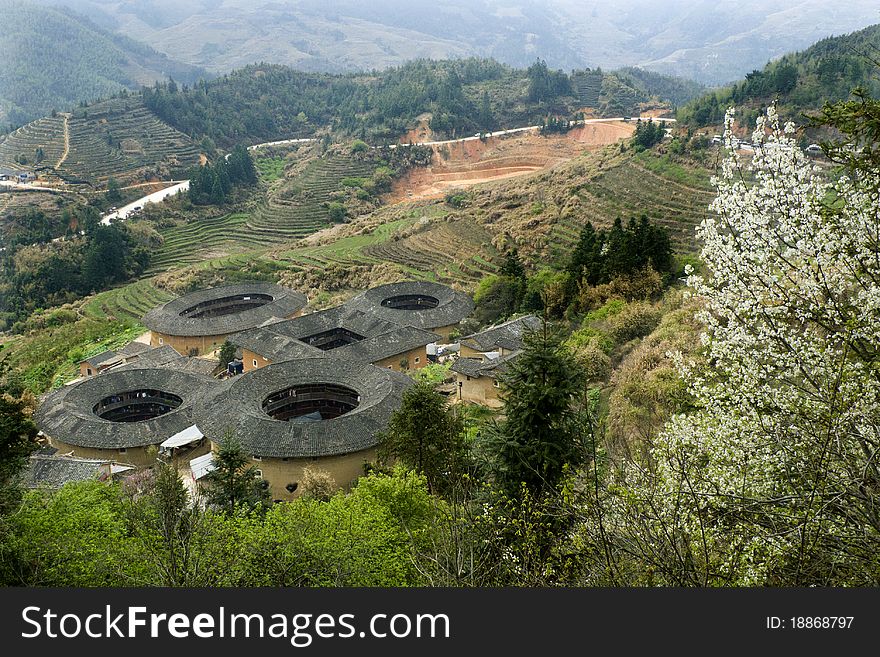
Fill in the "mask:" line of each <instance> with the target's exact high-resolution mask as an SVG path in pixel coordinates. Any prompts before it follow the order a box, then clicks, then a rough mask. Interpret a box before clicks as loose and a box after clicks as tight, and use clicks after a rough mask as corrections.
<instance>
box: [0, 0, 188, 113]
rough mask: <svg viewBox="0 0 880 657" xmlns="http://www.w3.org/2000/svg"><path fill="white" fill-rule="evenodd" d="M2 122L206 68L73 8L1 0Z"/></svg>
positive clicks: (66, 107) (0, 89) (179, 78)
mask: <svg viewBox="0 0 880 657" xmlns="http://www.w3.org/2000/svg"><path fill="white" fill-rule="evenodd" d="M0 25H2V26H3V28H2V30H0V61H2V62H4V65H3V66H2V67H0V126H4V125H20V124H22V123H24V122H26V121H30V120H33V119H35V118H37V117H39V116H44V115H47V114H49V113H50V112H51V111H52V110H53V109H54V110H58V111H63V110H67V109H71V108H72V107H74V106H76V105H77V104H79V103H80V102H82V101H92V100H96V99H99V98H105V97H107V96H110V95H112V94H115V93H117V92H119V91H121V90H122V89H136V88H139V87H140V85H142V84H151V83H152V82H154V81H156V80H163V79H166V78H167V77H169V76H171V77H173V78H175V79H177V80H181V81H183V82H193V81H195V80H196V79H198V78H199V77H201V76H202V75H204V74H205V72H204V71H203V70H202V69H200V68H198V67H195V66H191V65H188V64H181V63H180V62H176V61H174V60H172V59H169V58H168V57H167V56H166V55H163V54H160V53H158V52H156V51H155V50H153V49H152V48H150V47H149V46H146V45H144V44H142V43H138V42H137V41H134V40H133V39H131V38H128V37H125V36H121V35H118V34H113V33H112V32H108V31H107V30H105V29H103V28H100V27H98V26H97V25H95V24H94V23H92V22H91V21H89V20H88V19H87V18H85V17H83V16H79V15H74V14H73V13H70V12H68V11H66V10H59V9H54V8H48V7H42V6H39V5H36V4H31V3H27V2H21V1H19V0H0Z"/></svg>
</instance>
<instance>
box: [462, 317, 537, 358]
mask: <svg viewBox="0 0 880 657" xmlns="http://www.w3.org/2000/svg"><path fill="white" fill-rule="evenodd" d="M540 327H541V320H540V319H539V318H538V317H535V316H534V315H525V316H523V317H517V318H515V319H510V320H507V321H506V322H504V323H502V324H496V325H495V326H490V327H489V328H487V329H484V330H482V331H478V332H477V333H472V334H471V335H468V336H465V337H463V338H462V339H461V344H463V345H465V346H468V347H470V348H471V349H474V350H476V351H482V352H486V351H494V350H496V349H499V348H501V349H506V350H508V351H517V350H519V349H522V348H523V335H524V334H525V333H527V332H529V331H537V330H538V329H539V328H540Z"/></svg>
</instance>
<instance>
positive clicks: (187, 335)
mask: <svg viewBox="0 0 880 657" xmlns="http://www.w3.org/2000/svg"><path fill="white" fill-rule="evenodd" d="M306 302H307V299H306V296H305V295H304V294H301V293H299V292H297V291H295V290H292V289H290V288H286V287H281V286H280V285H275V284H273V283H263V282H254V283H239V284H236V285H224V286H221V287H213V288H208V289H204V290H197V291H196V292H191V293H189V294H186V295H184V296H182V297H178V298H177V299H174V300H172V301H169V302H168V303H165V304H163V305H161V306H157V307H156V308H153V309H152V310H151V311H149V312H148V313H147V314H146V315H144V318H143V320H142V321H143V323H144V325H145V326H146V327H147V328H148V329H150V344H151V345H152V346H153V347H160V346H163V345H169V346H171V347H173V348H174V350H175V351H177V353H179V354H181V355H183V356H198V355H199V354H207V353H210V352H212V351H214V350H215V349H218V348H219V347H220V345H222V344H223V342H224V341H225V340H226V338H227V337H228V336H230V335H232V334H234V333H239V332H240V331H246V330H248V329H252V328H255V327H257V326H261V325H263V324H265V323H266V322H269V321H273V320H280V319H288V318H291V317H296V316H297V315H299V314H300V312H302V309H303V308H304V307H305V305H306Z"/></svg>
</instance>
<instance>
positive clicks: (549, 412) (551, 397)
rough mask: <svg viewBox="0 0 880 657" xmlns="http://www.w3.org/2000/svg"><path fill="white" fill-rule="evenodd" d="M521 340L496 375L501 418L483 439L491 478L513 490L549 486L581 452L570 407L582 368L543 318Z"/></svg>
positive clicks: (580, 386)
mask: <svg viewBox="0 0 880 657" xmlns="http://www.w3.org/2000/svg"><path fill="white" fill-rule="evenodd" d="M524 342H525V349H524V350H523V352H522V353H521V354H520V355H519V356H518V357H517V358H516V359H514V360H513V361H512V362H511V363H510V365H509V366H508V369H507V371H506V372H505V373H504V375H503V377H502V379H501V385H502V391H503V392H502V394H503V402H504V410H503V415H504V420H503V421H502V422H500V423H499V424H497V425H495V426H494V427H493V428H492V430H491V431H490V432H489V436H488V441H487V447H488V450H489V453H490V454H491V461H492V470H493V474H494V478H495V482H496V483H497V484H498V486H499V487H500V488H501V489H502V490H504V491H505V492H507V493H508V494H509V495H512V496H516V495H518V493H519V491H520V488H521V486H523V485H524V486H525V487H526V488H527V489H528V490H530V491H531V492H534V493H539V492H542V491H546V490H550V489H552V488H553V487H555V486H556V484H557V483H558V482H559V480H560V478H561V477H562V475H563V473H564V472H565V468H566V466H569V465H571V466H576V465H578V464H579V463H580V462H581V461H582V458H583V456H584V454H583V451H582V449H581V448H582V445H581V444H580V442H579V440H580V437H581V435H582V434H581V432H580V428H579V426H578V423H577V420H578V414H577V412H576V410H575V402H576V401H577V399H578V398H579V396H580V395H581V393H582V392H583V383H584V381H585V377H584V373H583V370H582V369H581V367H580V366H579V365H578V363H577V360H576V359H575V358H574V356H573V355H572V353H571V352H570V351H569V350H568V348H566V347H565V346H564V345H563V344H562V342H561V339H560V336H559V335H558V334H557V333H556V332H554V331H553V330H551V327H550V326H549V325H548V324H547V323H545V324H544V326H543V328H542V329H540V330H538V331H535V332H532V333H527V334H526V335H525V336H524Z"/></svg>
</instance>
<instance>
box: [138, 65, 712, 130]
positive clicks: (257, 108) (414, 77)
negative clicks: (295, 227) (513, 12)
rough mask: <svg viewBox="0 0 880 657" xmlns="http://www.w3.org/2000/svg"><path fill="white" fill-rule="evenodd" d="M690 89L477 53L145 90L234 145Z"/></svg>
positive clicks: (187, 125) (497, 121)
mask: <svg viewBox="0 0 880 657" xmlns="http://www.w3.org/2000/svg"><path fill="white" fill-rule="evenodd" d="M630 85H634V86H630ZM688 89H691V87H689V86H688V85H686V84H683V83H682V84H680V85H676V84H674V83H673V82H672V81H670V80H669V79H668V78H665V77H663V76H651V75H644V76H642V77H638V76H637V75H636V74H634V73H632V72H628V73H627V74H625V75H621V76H618V75H617V74H615V73H602V72H601V71H589V70H588V71H580V72H576V73H575V74H573V75H572V76H569V75H567V74H566V73H564V72H562V71H554V70H551V69H550V68H549V67H548V66H547V65H546V63H545V62H543V61H539V62H536V63H534V64H533V65H532V66H530V67H529V68H528V69H513V68H510V67H509V66H505V65H502V64H499V63H498V62H496V61H494V60H488V59H474V58H471V59H464V60H450V61H432V60H418V61H414V62H410V63H408V64H405V65H403V66H401V67H398V68H392V69H388V70H386V71H382V72H381V73H373V74H371V75H356V74H350V75H326V74H316V73H304V72H301V71H296V70H293V69H291V68H287V67H285V66H277V65H268V64H259V65H253V66H248V67H246V68H243V69H241V70H238V71H234V72H232V73H230V74H229V75H224V76H223V77H221V78H217V79H215V80H210V81H200V82H199V83H197V84H196V85H194V86H192V87H186V86H183V87H182V86H180V85H178V84H175V83H167V84H157V85H154V86H153V87H150V88H147V89H144V91H143V97H144V103H145V104H146V106H147V107H149V108H150V109H151V110H153V111H154V112H155V113H156V114H157V115H158V116H159V117H161V118H162V119H163V120H165V121H166V122H168V123H169V124H170V125H172V126H174V127H175V128H177V129H178V130H180V131H182V132H184V133H186V134H188V135H190V136H191V137H193V138H201V137H203V136H207V137H209V138H210V139H211V140H213V141H214V142H215V143H216V144H218V145H220V146H224V147H228V146H230V145H232V144H235V143H238V142H262V141H270V140H275V139H284V138H291V137H309V136H313V135H315V134H318V133H321V132H324V131H328V130H329V131H330V132H332V133H335V134H341V135H348V136H354V137H359V138H361V139H366V140H368V141H371V142H374V143H375V142H379V143H381V142H384V141H391V142H393V141H397V139H398V138H399V137H401V136H402V135H404V134H405V133H406V132H407V131H408V130H409V129H411V128H412V127H414V125H415V123H416V118H417V117H419V116H421V115H423V114H426V113H427V114H430V116H431V120H430V127H431V129H432V131H434V132H435V133H436V134H437V135H438V136H443V137H450V138H453V137H461V136H467V135H471V134H474V133H477V132H481V131H483V132H485V131H490V130H495V129H497V128H510V127H518V126H522V125H534V124H537V123H540V122H541V120H542V119H545V118H546V117H547V116H548V115H561V116H564V117H569V116H570V115H572V114H573V113H574V112H576V111H578V110H580V109H582V108H584V107H590V108H593V109H594V110H595V111H596V113H597V114H600V115H615V116H616V115H620V114H621V113H622V114H633V113H637V112H638V108H639V107H640V106H642V105H649V104H651V103H653V104H654V105H655V106H657V105H662V104H663V103H664V102H666V94H667V93H671V94H672V95H674V96H675V97H676V99H680V98H681V97H683V95H686V94H687V93H689V92H688V91H687V90H688ZM695 90H696V89H692V91H695Z"/></svg>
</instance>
